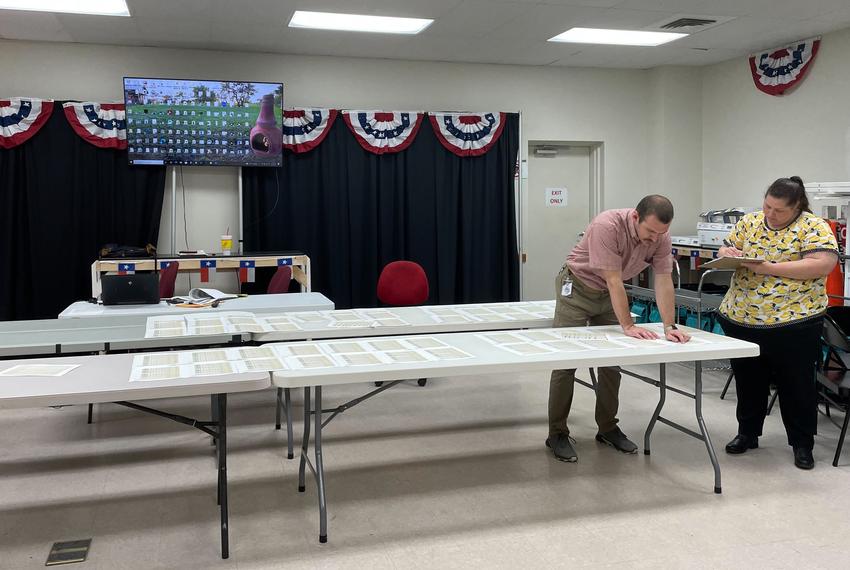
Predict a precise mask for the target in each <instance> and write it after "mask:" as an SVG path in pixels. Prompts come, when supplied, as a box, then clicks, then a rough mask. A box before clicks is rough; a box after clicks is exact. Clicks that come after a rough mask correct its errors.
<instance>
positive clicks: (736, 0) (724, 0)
mask: <svg viewBox="0 0 850 570" xmlns="http://www.w3.org/2000/svg"><path fill="white" fill-rule="evenodd" d="M782 1H784V0H711V1H710V2H707V1H705V0H624V1H623V2H622V3H621V4H619V5H618V6H617V7H618V8H628V9H633V10H657V11H661V12H670V13H674V14H676V13H686V14H700V15H706V16H746V15H748V14H752V13H758V12H762V11H764V10H765V9H768V8H770V5H771V4H776V3H778V2H782Z"/></svg>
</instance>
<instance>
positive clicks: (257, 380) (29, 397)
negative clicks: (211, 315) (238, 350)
mask: <svg viewBox="0 0 850 570" xmlns="http://www.w3.org/2000/svg"><path fill="white" fill-rule="evenodd" d="M132 363H133V355H131V354H114V355H102V356H78V357H57V358H49V359H47V358H34V359H26V360H2V361H0V372H2V371H3V370H7V369H9V368H11V367H13V366H18V365H25V366H38V365H61V364H76V365H79V366H78V367H77V368H75V369H74V370H72V371H70V372H68V373H67V374H65V375H64V376H56V377H54V376H3V377H0V409H3V408H32V407H41V406H59V405H67V404H86V403H91V402H96V403H100V402H114V403H116V404H120V405H122V406H126V407H129V408H133V409H135V410H139V411H142V412H146V413H150V414H154V415H157V416H160V417H164V418H167V419H170V420H173V421H176V422H178V423H182V424H184V425H188V426H190V427H194V428H196V429H199V430H200V431H202V432H204V433H206V434H208V435H210V436H211V437H212V438H213V439H214V440H215V443H216V450H217V456H218V460H217V470H218V484H217V500H218V504H219V505H220V514H221V556H222V558H227V557H228V556H229V549H230V547H229V539H228V510H227V394H228V393H233V392H248V391H253V390H264V389H267V388H268V387H269V386H270V378H269V373H268V372H250V373H243V374H228V375H221V376H200V377H193V378H178V379H176V380H161V381H144V382H130V381H129V378H130V369H131V367H132ZM206 395H209V396H210V409H211V416H212V417H211V418H210V419H209V420H208V421H207V420H196V419H192V418H187V417H184V416H180V415H177V414H171V413H168V412H163V411H160V410H155V409H153V408H149V407H147V406H142V405H139V404H135V403H133V402H132V401H138V400H149V399H154V398H179V397H184V396H206ZM131 400H132V401H131Z"/></svg>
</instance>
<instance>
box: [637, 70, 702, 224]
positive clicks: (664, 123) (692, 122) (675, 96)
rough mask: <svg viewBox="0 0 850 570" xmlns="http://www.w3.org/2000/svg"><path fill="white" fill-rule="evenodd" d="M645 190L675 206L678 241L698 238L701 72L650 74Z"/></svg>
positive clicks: (680, 71) (672, 71) (700, 162)
mask: <svg viewBox="0 0 850 570" xmlns="http://www.w3.org/2000/svg"><path fill="white" fill-rule="evenodd" d="M649 78H650V101H651V103H650V111H649V112H650V116H649V125H650V127H649V144H648V145H647V146H648V148H649V161H648V167H649V171H648V172H647V176H648V180H649V189H650V190H651V191H653V192H657V193H659V194H664V195H666V196H668V197H669V198H670V199H671V200H673V206H674V208H675V211H676V216H675V218H674V220H673V225H672V231H673V233H674V234H676V235H696V230H695V223H696V217H695V215H696V214H697V213H698V212H699V209H700V206H701V197H702V92H701V84H702V70H701V69H700V68H699V67H659V68H656V69H653V70H651V71H649Z"/></svg>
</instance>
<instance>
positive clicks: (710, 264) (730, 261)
mask: <svg viewBox="0 0 850 570" xmlns="http://www.w3.org/2000/svg"><path fill="white" fill-rule="evenodd" d="M742 263H764V259H759V258H757V257H718V258H717V259H712V260H711V261H706V262H705V263H703V264H701V267H707V268H709V269H738V268H739V267H741V264H742Z"/></svg>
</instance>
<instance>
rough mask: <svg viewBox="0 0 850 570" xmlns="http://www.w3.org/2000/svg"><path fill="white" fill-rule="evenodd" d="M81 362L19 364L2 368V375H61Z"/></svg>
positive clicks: (0, 373) (0, 374)
mask: <svg viewBox="0 0 850 570" xmlns="http://www.w3.org/2000/svg"><path fill="white" fill-rule="evenodd" d="M79 366H80V365H79V364H17V365H15V366H10V367H9V368H6V369H4V370H0V376H4V377H9V376H51V377H59V376H64V375H65V374H67V373H69V372H71V371H72V370H74V369H75V368H78V367H79Z"/></svg>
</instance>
